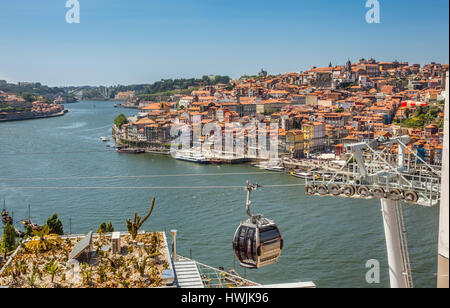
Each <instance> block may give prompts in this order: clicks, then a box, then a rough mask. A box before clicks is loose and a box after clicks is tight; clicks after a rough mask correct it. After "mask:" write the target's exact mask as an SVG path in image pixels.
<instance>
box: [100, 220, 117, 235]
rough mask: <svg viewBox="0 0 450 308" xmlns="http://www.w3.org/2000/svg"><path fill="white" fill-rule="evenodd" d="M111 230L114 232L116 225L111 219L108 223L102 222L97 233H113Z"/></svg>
mask: <svg viewBox="0 0 450 308" xmlns="http://www.w3.org/2000/svg"><path fill="white" fill-rule="evenodd" d="M111 232H114V227H113V225H112V222H111V221H110V222H109V224H107V223H106V222H102V223H101V224H100V227H99V228H98V230H97V233H111Z"/></svg>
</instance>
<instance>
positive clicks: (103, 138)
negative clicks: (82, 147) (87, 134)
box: [100, 137, 111, 142]
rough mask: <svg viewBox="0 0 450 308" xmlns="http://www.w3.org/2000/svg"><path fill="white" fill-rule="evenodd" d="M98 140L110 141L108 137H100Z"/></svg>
mask: <svg viewBox="0 0 450 308" xmlns="http://www.w3.org/2000/svg"><path fill="white" fill-rule="evenodd" d="M100 139H101V140H102V141H103V142H106V141H110V140H111V138H109V137H100Z"/></svg>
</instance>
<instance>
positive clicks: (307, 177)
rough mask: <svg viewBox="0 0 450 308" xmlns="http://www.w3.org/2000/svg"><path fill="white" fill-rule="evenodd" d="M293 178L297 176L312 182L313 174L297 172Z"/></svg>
mask: <svg viewBox="0 0 450 308" xmlns="http://www.w3.org/2000/svg"><path fill="white" fill-rule="evenodd" d="M292 176H295V177H296V178H300V179H305V180H312V178H313V175H312V174H311V173H306V172H296V173H292Z"/></svg>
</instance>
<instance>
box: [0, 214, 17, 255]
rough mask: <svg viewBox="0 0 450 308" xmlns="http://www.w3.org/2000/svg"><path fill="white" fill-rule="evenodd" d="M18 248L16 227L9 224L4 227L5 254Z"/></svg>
mask: <svg viewBox="0 0 450 308" xmlns="http://www.w3.org/2000/svg"><path fill="white" fill-rule="evenodd" d="M15 248H16V230H15V229H14V226H13V225H12V224H11V223H10V222H8V223H7V224H6V225H5V226H4V227H3V252H4V254H5V258H6V255H7V254H8V253H9V252H11V251H13V250H14V249H15Z"/></svg>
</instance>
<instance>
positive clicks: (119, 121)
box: [114, 114, 128, 129]
mask: <svg viewBox="0 0 450 308" xmlns="http://www.w3.org/2000/svg"><path fill="white" fill-rule="evenodd" d="M114 124H115V125H116V126H117V127H118V128H119V129H121V128H122V126H123V125H124V124H128V119H127V117H126V116H125V115H124V114H119V115H118V116H117V117H116V118H115V119H114Z"/></svg>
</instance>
